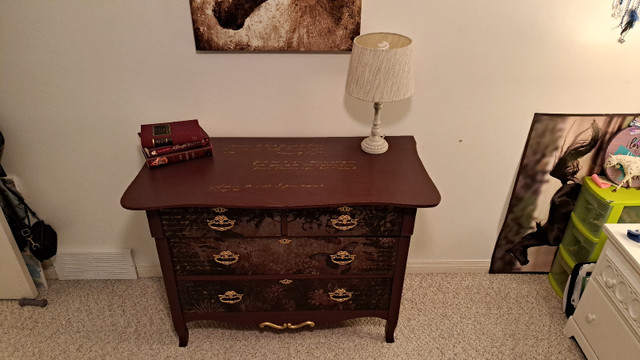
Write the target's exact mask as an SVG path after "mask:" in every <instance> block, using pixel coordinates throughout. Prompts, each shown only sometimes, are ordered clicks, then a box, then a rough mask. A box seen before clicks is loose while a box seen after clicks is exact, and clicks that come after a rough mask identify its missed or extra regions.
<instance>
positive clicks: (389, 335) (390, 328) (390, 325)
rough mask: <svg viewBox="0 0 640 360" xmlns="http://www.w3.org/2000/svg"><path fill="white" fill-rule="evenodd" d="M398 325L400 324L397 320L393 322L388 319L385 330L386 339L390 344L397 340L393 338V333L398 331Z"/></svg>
mask: <svg viewBox="0 0 640 360" xmlns="http://www.w3.org/2000/svg"><path fill="white" fill-rule="evenodd" d="M396 325H398V322H397V321H395V322H393V321H389V320H387V326H385V328H384V330H385V340H386V341H387V343H389V344H391V343H392V342H395V339H394V338H393V333H394V332H395V331H396Z"/></svg>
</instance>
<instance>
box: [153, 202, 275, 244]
mask: <svg viewBox="0 0 640 360" xmlns="http://www.w3.org/2000/svg"><path fill="white" fill-rule="evenodd" d="M160 220H161V221H162V229H163V231H164V235H165V236H166V237H168V238H183V237H204V236H221V237H227V236H230V237H233V236H243V237H244V236H279V235H280V234H281V219H280V212H279V211H276V210H257V209H226V208H176V209H163V210H160Z"/></svg>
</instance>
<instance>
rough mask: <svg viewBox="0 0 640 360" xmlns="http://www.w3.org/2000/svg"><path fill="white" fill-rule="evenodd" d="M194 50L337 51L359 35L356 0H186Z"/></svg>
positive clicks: (349, 46)
mask: <svg viewBox="0 0 640 360" xmlns="http://www.w3.org/2000/svg"><path fill="white" fill-rule="evenodd" d="M190 4H191V18H192V23H193V33H194V38H195V44H196V50H200V51H285V52H334V51H335V52H339V51H349V50H351V45H352V43H353V39H354V38H355V37H356V36H358V35H359V34H360V14H361V7H362V0H190Z"/></svg>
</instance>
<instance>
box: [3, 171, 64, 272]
mask: <svg viewBox="0 0 640 360" xmlns="http://www.w3.org/2000/svg"><path fill="white" fill-rule="evenodd" d="M0 205H2V211H3V212H4V214H5V218H6V219H7V222H8V223H9V228H11V232H12V233H13V236H14V238H15V240H16V243H17V245H18V248H19V249H20V251H24V249H25V248H26V247H28V248H29V251H30V252H31V254H32V255H33V256H34V257H35V258H36V259H38V260H40V261H44V260H48V259H51V258H52V257H53V256H54V255H55V254H56V252H57V249H58V234H57V233H56V231H55V230H54V229H53V227H51V225H48V224H47V223H45V222H44V220H41V219H40V218H38V215H37V214H36V213H35V211H33V210H32V209H31V208H30V207H29V205H27V203H26V202H25V201H24V198H23V197H22V195H21V194H20V193H19V192H18V191H17V190H16V189H15V185H14V184H13V181H12V180H10V179H7V178H0ZM31 216H33V218H34V219H36V222H35V223H33V225H32V224H31Z"/></svg>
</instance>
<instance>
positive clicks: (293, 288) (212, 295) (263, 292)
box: [178, 278, 392, 313]
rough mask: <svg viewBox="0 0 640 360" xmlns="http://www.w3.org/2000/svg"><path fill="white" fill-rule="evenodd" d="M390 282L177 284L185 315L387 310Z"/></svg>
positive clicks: (191, 282)
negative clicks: (193, 313) (192, 313)
mask: <svg viewBox="0 0 640 360" xmlns="http://www.w3.org/2000/svg"><path fill="white" fill-rule="evenodd" d="M391 283H392V279H391V278H361V279H304V280H289V279H281V280H245V281H217V282H207V281H185V282H178V293H179V295H180V303H181V304H182V307H183V311H184V312H198V313H210V312H262V311H318V310H386V309H388V307H389V300H390V297H391Z"/></svg>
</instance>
